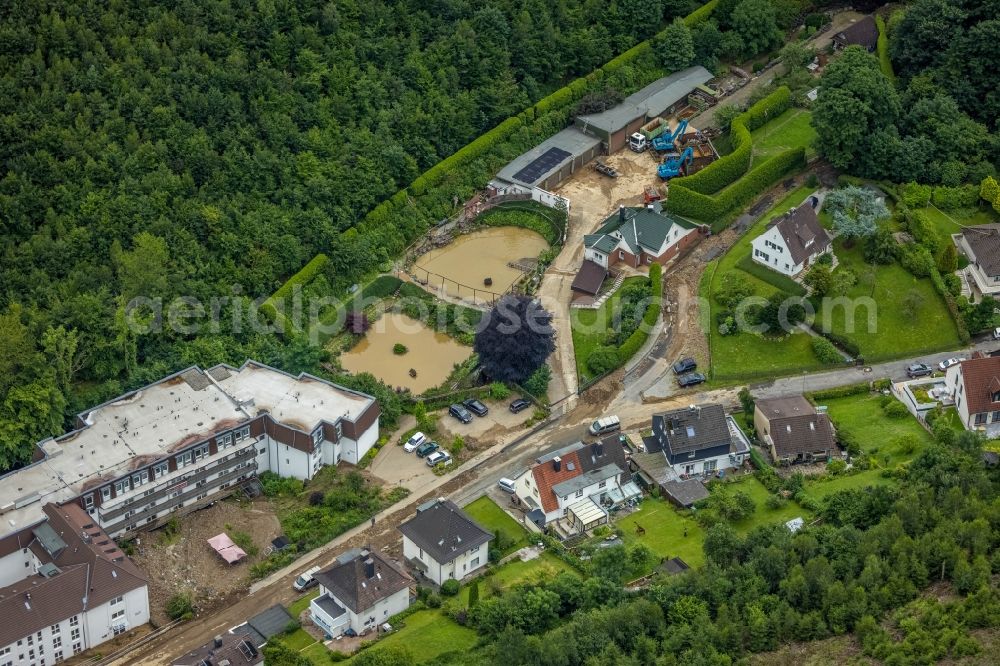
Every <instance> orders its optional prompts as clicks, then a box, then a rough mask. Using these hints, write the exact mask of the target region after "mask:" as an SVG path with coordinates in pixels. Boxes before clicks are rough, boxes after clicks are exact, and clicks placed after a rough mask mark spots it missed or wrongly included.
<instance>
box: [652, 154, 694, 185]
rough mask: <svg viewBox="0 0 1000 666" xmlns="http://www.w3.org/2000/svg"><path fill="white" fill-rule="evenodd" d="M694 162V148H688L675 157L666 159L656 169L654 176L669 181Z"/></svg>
mask: <svg viewBox="0 0 1000 666" xmlns="http://www.w3.org/2000/svg"><path fill="white" fill-rule="evenodd" d="M692 162H694V148H692V147H691V146H688V147H687V148H685V149H684V152H683V153H681V154H680V155H677V156H675V157H668V158H667V159H666V160H664V162H663V164H661V165H660V166H658V167H657V168H656V175H657V176H659V177H660V178H662V179H663V180H669V179H670V178H674V177H675V176H679V175H680V174H681V169H687V168H688V167H689V166H691V163H692Z"/></svg>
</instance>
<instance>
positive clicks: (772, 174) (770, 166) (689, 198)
mask: <svg viewBox="0 0 1000 666" xmlns="http://www.w3.org/2000/svg"><path fill="white" fill-rule="evenodd" d="M805 165H806V150H805V148H793V149H791V150H786V151H785V152H783V153H780V154H778V155H775V156H774V157H772V158H771V159H769V160H767V161H766V162H763V163H762V164H761V165H760V166H758V167H756V168H754V169H753V170H751V171H750V172H749V173H747V174H746V175H744V176H743V177H742V178H740V179H739V180H737V181H736V183H735V184H733V185H731V186H729V187H728V188H726V189H725V190H723V191H722V193H721V194H719V195H717V196H709V195H707V194H701V193H699V192H695V191H694V190H690V189H688V188H687V187H684V186H683V185H679V184H678V183H677V182H676V181H675V182H673V183H671V185H670V190H669V194H668V196H667V210H669V211H670V212H672V213H677V214H678V215H683V216H685V217H690V218H694V219H696V220H705V221H709V220H715V219H718V218H721V217H723V216H724V215H725V214H726V213H728V212H729V211H731V210H733V209H734V208H736V207H738V206H742V205H744V204H746V203H749V202H750V201H752V200H753V198H754V197H756V196H757V195H759V194H760V193H762V192H764V190H766V189H767V188H768V187H770V186H771V185H772V184H774V183H775V182H776V181H777V180H779V179H780V178H781V177H783V176H784V175H785V174H787V173H788V172H790V171H792V170H794V169H798V168H804V167H805Z"/></svg>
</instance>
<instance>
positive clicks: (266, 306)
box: [260, 253, 330, 333]
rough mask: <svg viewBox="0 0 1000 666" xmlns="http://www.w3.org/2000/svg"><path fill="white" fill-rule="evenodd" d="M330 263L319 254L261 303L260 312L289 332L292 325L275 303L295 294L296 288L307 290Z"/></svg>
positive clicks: (323, 255) (324, 256) (325, 257)
mask: <svg viewBox="0 0 1000 666" xmlns="http://www.w3.org/2000/svg"><path fill="white" fill-rule="evenodd" d="M329 262H330V259H329V258H327V256H326V255H325V254H323V253H320V254H317V255H316V256H315V257H313V258H312V260H311V261H310V262H309V263H308V264H306V265H305V266H303V267H302V270H300V271H299V272H298V273H296V274H295V275H293V276H292V277H290V278H288V281H286V282H285V284H283V285H281V286H280V287H278V290H277V291H275V292H274V293H273V294H271V296H270V297H269V298H268V299H267V300H266V301H264V302H263V303H261V305H260V311H261V312H263V313H264V315H265V316H266V317H268V318H269V319H270V320H271V321H272V322H275V323H278V324H280V325H281V328H282V330H284V331H285V332H286V333H287V332H289V329H290V328H291V323H290V322H288V321H287V320H285V318H284V316H283V315H282V314H280V313H279V312H278V310H277V308H276V307H275V302H276V301H278V300H283V299H287V298H288V297H290V296H291V295H292V294H293V293H294V291H295V288H296V287H299V288H300V289H302V288H305V286H306V285H307V284H309V283H310V282H312V281H313V279H315V278H316V276H317V275H319V273H320V271H322V270H323V268H324V267H326V265H327V264H328V263H329ZM279 317H280V321H279Z"/></svg>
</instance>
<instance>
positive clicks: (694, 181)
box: [670, 86, 792, 194]
mask: <svg viewBox="0 0 1000 666" xmlns="http://www.w3.org/2000/svg"><path fill="white" fill-rule="evenodd" d="M791 105H792V92H791V90H789V89H788V87H787V86H781V87H780V88H778V89H777V90H775V91H774V92H773V93H771V94H770V95H768V96H767V97H765V98H764V99H762V100H760V101H759V102H757V103H756V104H754V105H753V106H751V107H750V108H749V109H747V110H746V111H745V112H744V113H742V114H740V115H739V116H737V117H736V119H735V120H733V123H732V129H731V130H730V136H731V137H732V140H731V142H732V145H733V152H731V153H730V154H728V155H726V156H725V157H722V158H720V159H718V160H716V161H715V162H712V163H711V164H709V165H708V166H707V167H705V168H704V169H702V170H701V171H699V172H698V173H696V174H693V175H691V176H685V177H683V178H677V179H675V180H674V181H672V182H671V183H670V189H671V190H672V189H673V188H674V187H675V186H677V185H680V186H681V187H683V188H687V189H690V190H693V191H695V192H698V193H701V194H714V193H716V192H718V191H719V190H721V189H723V188H724V187H726V186H728V185H730V184H732V183H734V182H736V181H737V180H738V179H739V178H740V176H742V175H743V174H745V173H746V172H747V171H748V170H749V169H750V164H751V162H752V161H753V140H752V139H751V137H750V132H751V131H753V130H755V129H757V128H758V127H760V126H762V125H763V124H764V123H766V122H767V121H768V120H770V119H772V118H776V117H777V116H779V115H781V114H782V113H784V112H785V111H786V110H787V109H788V108H789V107H791Z"/></svg>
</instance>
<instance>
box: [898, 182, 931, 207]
mask: <svg viewBox="0 0 1000 666" xmlns="http://www.w3.org/2000/svg"><path fill="white" fill-rule="evenodd" d="M900 189H901V190H902V192H901V196H902V200H903V203H904V204H906V205H907V206H908V207H909V208H926V207H927V205H928V204H929V203H930V202H931V191H932V188H931V186H930V185H920V184H919V183H907V184H906V185H901V186H900Z"/></svg>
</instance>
